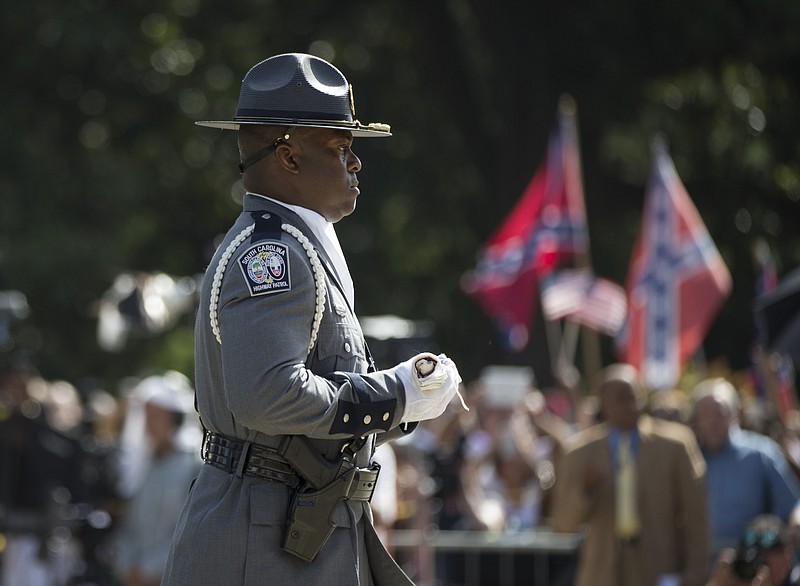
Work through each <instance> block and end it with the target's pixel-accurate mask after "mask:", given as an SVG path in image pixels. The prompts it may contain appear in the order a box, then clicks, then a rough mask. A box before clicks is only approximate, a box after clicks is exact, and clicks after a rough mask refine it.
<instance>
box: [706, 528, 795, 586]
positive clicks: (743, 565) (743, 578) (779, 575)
mask: <svg viewBox="0 0 800 586" xmlns="http://www.w3.org/2000/svg"><path fill="white" fill-rule="evenodd" d="M798 584H800V565H798V564H797V563H796V562H795V548H794V547H793V545H792V542H791V540H790V539H789V531H788V529H787V528H786V525H785V524H784V523H783V522H782V521H781V519H780V518H779V517H777V516H775V515H759V516H758V517H756V518H755V519H753V521H752V522H751V523H750V525H749V526H748V527H747V530H746V531H745V533H744V535H743V536H742V538H741V541H740V543H739V546H738V548H736V549H734V548H725V549H723V550H722V551H721V552H720V554H719V557H718V559H717V566H716V570H715V572H714V575H713V578H712V580H711V582H709V584H708V586H796V585H798Z"/></svg>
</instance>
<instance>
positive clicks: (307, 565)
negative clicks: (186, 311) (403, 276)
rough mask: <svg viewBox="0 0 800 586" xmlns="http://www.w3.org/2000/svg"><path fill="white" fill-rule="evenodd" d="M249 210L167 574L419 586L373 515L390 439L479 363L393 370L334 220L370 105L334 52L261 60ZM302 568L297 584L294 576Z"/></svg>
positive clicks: (241, 128) (215, 290)
mask: <svg viewBox="0 0 800 586" xmlns="http://www.w3.org/2000/svg"><path fill="white" fill-rule="evenodd" d="M198 124H199V125H201V126H207V127H212V128H221V129H227V130H236V131H238V142H239V150H240V155H241V164H240V170H241V172H242V185H243V187H244V189H245V190H246V194H245V196H244V202H243V211H242V213H241V215H240V216H239V217H238V219H237V220H236V221H235V223H234V224H233V226H232V227H231V229H230V230H229V232H228V233H227V235H226V236H225V238H224V240H223V241H222V242H221V244H220V246H219V248H218V249H217V251H216V254H215V256H214V258H213V259H212V261H211V264H210V266H209V268H208V270H207V273H206V275H205V278H204V281H203V285H202V290H201V301H200V308H199V312H198V315H197V323H196V332H195V362H196V367H195V368H196V372H195V375H196V376H195V378H196V380H195V387H196V392H197V407H198V411H199V414H200V419H201V422H202V424H203V426H204V428H205V430H206V432H205V442H204V447H203V454H202V455H203V459H204V461H205V465H204V466H202V468H201V471H200V473H199V476H198V478H197V480H196V482H195V484H194V486H193V488H192V490H191V492H190V494H189V496H188V499H187V501H186V504H185V506H184V509H183V512H182V514H181V518H180V520H179V522H178V525H177V528H176V532H175V536H174V538H173V542H172V546H171V550H170V558H169V561H168V564H167V569H166V572H165V575H164V580H163V584H165V585H170V586H171V585H183V584H187V585H188V584H191V585H192V586H197V585H198V584H200V585H202V584H210V585H211V584H213V585H215V586H216V585H217V584H228V585H234V584H242V585H250V584H288V583H296V584H309V585H310V584H323V583H324V584H332V585H342V586H351V585H353V586H355V585H359V586H367V585H372V584H375V585H378V586H382V585H394V584H411V581H410V580H409V578H408V577H407V576H406V575H405V574H404V573H403V571H402V570H401V569H400V568H399V566H398V565H397V564H396V563H395V561H394V560H393V559H392V558H391V557H390V555H389V554H388V553H387V552H386V550H385V548H384V547H383V545H382V544H381V543H380V540H379V539H378V537H377V536H376V533H375V529H374V528H373V526H372V523H371V513H370V509H369V500H370V498H371V495H372V491H373V489H374V485H375V480H376V478H377V475H378V471H379V466H378V465H377V464H376V463H374V462H372V460H371V455H372V453H373V450H374V448H375V446H376V444H380V443H383V442H386V441H389V440H392V439H395V438H397V437H400V436H401V435H403V434H404V433H408V432H409V431H411V430H412V429H413V427H414V426H415V425H416V422H419V421H422V420H427V419H433V418H436V417H438V416H439V415H441V414H442V413H443V412H444V410H445V408H446V407H447V405H448V403H449V402H450V401H451V399H452V398H453V396H454V395H455V394H456V393H457V392H458V388H459V384H460V383H461V377H460V376H459V373H458V369H457V368H456V365H455V364H454V363H453V361H452V360H451V359H449V358H448V357H447V356H445V355H443V354H440V355H438V356H437V355H434V354H432V353H423V354H419V355H417V356H414V357H412V358H410V359H408V360H407V361H405V362H402V363H400V364H398V365H397V366H395V367H393V368H390V369H387V370H376V368H375V366H374V365H373V362H372V359H371V357H370V354H369V350H368V348H367V345H366V343H365V340H364V336H363V333H362V331H361V327H360V326H359V322H358V319H357V318H356V315H355V312H354V291H353V282H352V279H351V278H350V275H349V272H348V269H347V264H346V262H345V259H344V256H343V254H342V250H341V248H340V246H339V243H338V240H337V238H336V232H335V231H334V224H335V223H336V222H338V221H339V220H341V219H342V218H343V217H344V216H347V215H349V214H351V213H352V212H353V211H354V210H355V207H356V200H357V198H358V196H359V187H358V172H359V171H360V170H361V161H360V160H359V158H358V157H357V156H356V155H355V154H354V152H353V150H352V146H353V139H354V137H364V138H377V137H387V136H391V133H390V127H389V126H388V125H386V124H379V123H372V124H362V123H361V122H359V121H358V120H357V119H356V118H355V106H354V101H353V91H352V87H351V86H350V84H349V83H348V82H347V80H346V79H345V77H344V75H343V74H342V73H341V72H340V71H339V70H338V69H336V68H335V67H334V66H333V65H331V64H330V63H328V62H327V61H325V60H323V59H320V58H318V57H314V56H312V55H306V54H298V53H291V54H283V55H277V56H275V57H271V58H269V59H266V60H265V61H262V62H260V63H258V64H257V65H255V66H254V67H253V68H252V69H250V71H249V72H248V73H247V74H246V75H245V77H244V79H243V81H242V86H241V92H240V95H239V103H238V107H237V110H236V115H235V117H234V119H233V120H232V121H208V122H198ZM290 581H291V582H290Z"/></svg>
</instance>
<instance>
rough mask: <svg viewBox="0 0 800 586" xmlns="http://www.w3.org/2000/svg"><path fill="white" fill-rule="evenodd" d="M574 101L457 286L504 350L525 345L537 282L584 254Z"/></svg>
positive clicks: (565, 105)
mask: <svg viewBox="0 0 800 586" xmlns="http://www.w3.org/2000/svg"><path fill="white" fill-rule="evenodd" d="M574 110H575V108H574V104H572V103H571V101H565V100H562V104H561V108H560V113H559V117H558V123H557V124H556V127H555V129H554V131H553V132H552V133H551V136H550V141H549V144H548V149H547V154H546V156H545V160H544V161H543V162H542V164H541V166H540V167H539V169H538V170H537V171H536V174H535V175H534V177H533V179H532V180H531V182H530V183H529V184H528V186H527V188H526V189H525V191H524V192H523V194H522V197H521V198H520V200H519V201H518V202H517V204H516V206H515V207H514V209H513V210H511V213H510V214H509V215H508V216H507V217H506V219H505V221H504V222H503V224H502V225H501V226H500V227H499V228H498V229H497V231H496V232H495V233H494V234H493V235H492V236H491V237H490V238H489V240H488V241H487V242H486V244H485V245H484V247H483V249H482V250H481V251H480V253H479V255H478V263H477V266H476V267H475V269H474V270H473V271H470V272H468V273H466V274H465V275H464V277H463V278H462V281H461V286H462V289H463V290H464V292H465V293H467V294H468V295H473V296H474V297H476V298H477V299H478V301H479V302H480V303H481V305H482V307H483V309H484V311H485V312H486V314H487V315H489V316H490V317H492V318H493V319H494V321H495V324H496V325H497V327H498V329H499V330H500V333H501V334H502V335H503V338H504V342H505V343H506V345H507V346H508V348H510V349H512V350H514V351H521V350H522V349H524V348H525V346H526V345H527V343H528V337H529V329H530V326H531V323H532V321H533V315H534V308H535V306H536V300H537V294H538V281H539V279H540V278H542V277H544V276H546V275H547V274H549V273H550V272H551V271H552V270H553V269H554V268H556V267H557V266H559V265H561V264H562V263H563V262H565V261H566V260H567V259H572V258H574V257H575V255H577V254H582V253H585V252H586V247H587V240H588V238H587V233H586V212H585V210H584V205H583V186H582V185H581V177H580V158H579V152H578V138H577V128H576V122H575V112H574Z"/></svg>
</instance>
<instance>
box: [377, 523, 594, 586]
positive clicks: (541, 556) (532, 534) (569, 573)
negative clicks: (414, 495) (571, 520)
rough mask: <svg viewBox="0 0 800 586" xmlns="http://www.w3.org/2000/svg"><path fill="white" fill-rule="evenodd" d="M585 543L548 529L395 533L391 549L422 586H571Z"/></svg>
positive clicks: (579, 536) (577, 538)
mask: <svg viewBox="0 0 800 586" xmlns="http://www.w3.org/2000/svg"><path fill="white" fill-rule="evenodd" d="M581 538H582V536H581V534H573V533H556V532H554V531H550V530H547V529H536V530H531V531H519V532H506V533H493V532H484V531H438V530H431V531H419V530H394V531H392V533H391V542H390V547H391V549H393V551H394V553H395V556H396V557H397V559H398V561H399V562H400V563H401V565H403V566H404V567H405V568H407V571H409V573H411V574H413V578H414V579H415V581H416V583H417V584H418V586H521V585H523V584H524V585H525V586H569V585H570V584H571V583H572V577H573V574H574V569H575V563H576V561H577V554H578V547H579V545H580V541H581Z"/></svg>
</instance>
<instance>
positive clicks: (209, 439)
mask: <svg viewBox="0 0 800 586" xmlns="http://www.w3.org/2000/svg"><path fill="white" fill-rule="evenodd" d="M246 443H247V442H244V441H242V440H238V439H235V438H231V437H226V436H224V435H221V434H218V433H214V432H212V431H207V432H206V436H205V441H204V442H203V461H204V462H205V463H206V464H211V465H212V466H214V467H215V468H219V469H220V470H225V471H226V472H228V473H230V474H234V473H236V472H239V471H241V473H242V474H247V475H248V476H257V477H259V478H264V479H266V480H270V481H272V482H280V483H281V484H286V485H288V486H290V487H292V488H297V487H298V486H300V484H301V478H300V476H298V474H297V473H296V472H295V471H294V470H293V469H292V467H291V466H289V464H287V463H286V462H284V461H283V459H282V458H281V457H280V456H278V454H277V453H276V452H275V450H274V449H272V448H267V447H265V446H260V445H258V444H248V446H247V453H245V454H244V462H242V453H243V452H244V451H245V444H246Z"/></svg>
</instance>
